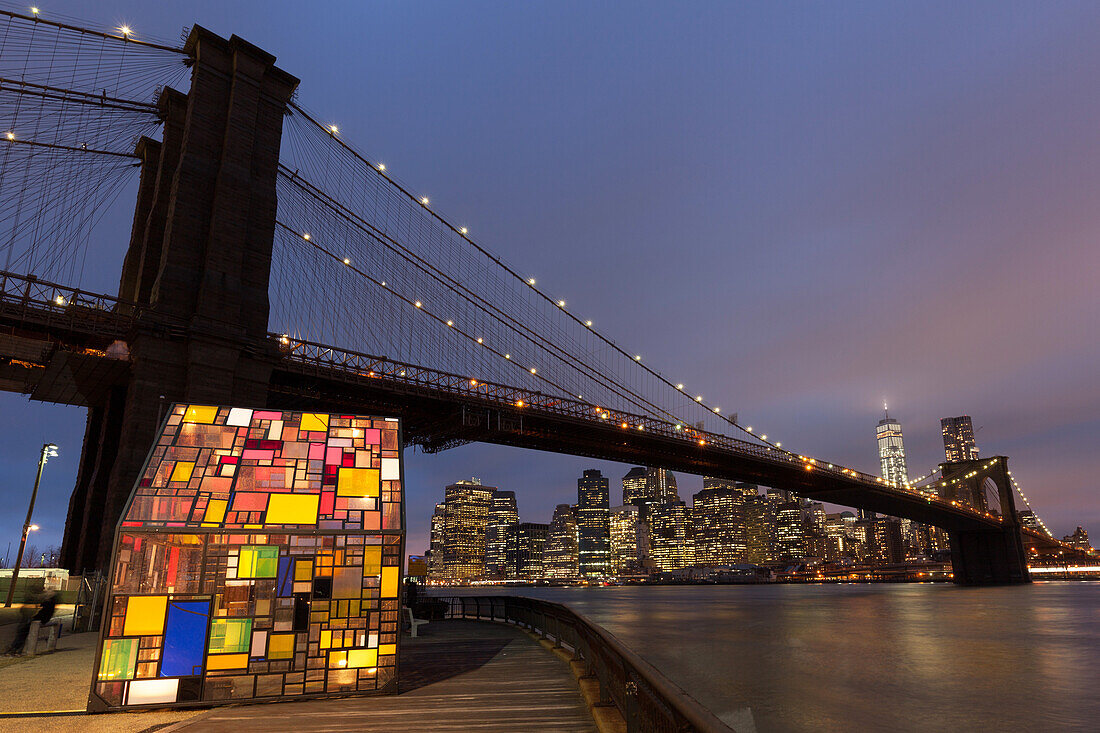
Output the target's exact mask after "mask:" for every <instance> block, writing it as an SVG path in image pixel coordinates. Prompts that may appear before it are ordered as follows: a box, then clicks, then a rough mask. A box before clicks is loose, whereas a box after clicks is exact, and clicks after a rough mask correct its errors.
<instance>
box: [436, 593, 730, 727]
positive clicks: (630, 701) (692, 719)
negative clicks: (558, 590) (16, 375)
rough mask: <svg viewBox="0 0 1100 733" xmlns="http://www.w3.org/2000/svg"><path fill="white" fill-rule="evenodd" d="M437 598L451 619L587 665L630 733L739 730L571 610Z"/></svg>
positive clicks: (503, 599)
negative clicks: (502, 626) (521, 631)
mask: <svg viewBox="0 0 1100 733" xmlns="http://www.w3.org/2000/svg"><path fill="white" fill-rule="evenodd" d="M432 600H441V601H444V602H446V603H447V611H446V617H447V618H453V619H472V620H480V621H496V622H500V623H506V624H512V625H515V626H518V627H521V628H525V629H529V630H530V631H533V632H534V633H536V634H538V635H539V636H540V637H541V638H543V639H547V640H549V641H551V642H553V645H554V648H555V649H566V650H568V651H569V652H571V653H572V655H573V661H575V662H580V663H581V664H582V665H584V677H582V679H584V678H587V679H594V680H595V681H596V683H597V684H598V685H599V703H601V704H603V705H614V706H615V707H616V708H617V709H618V711H619V713H620V714H621V715H622V717H623V720H624V721H626V730H627V731H629V732H630V733H634V732H635V731H659V732H662V733H663V732H664V731H668V732H669V733H673V731H702V732H704V733H731V731H732V730H733V729H732V728H730V727H729V726H728V725H726V724H725V723H723V722H722V721H721V720H720V719H719V718H718V717H717V716H715V715H714V713H712V712H710V711H709V710H707V709H706V708H705V707H703V706H702V705H700V704H699V702H698V701H696V700H695V699H694V698H693V697H691V695H689V694H688V693H687V692H685V691H684V690H683V689H682V688H681V687H679V686H678V685H676V684H675V683H673V682H671V681H670V680H669V679H668V678H666V677H665V676H664V675H663V674H661V673H660V672H659V671H658V670H657V669H656V668H655V667H654V666H653V665H651V664H650V663H649V662H647V661H645V660H644V659H642V658H641V657H640V656H638V655H637V654H635V653H634V652H633V651H631V650H630V649H628V648H627V647H626V646H625V645H624V644H623V643H622V642H621V641H619V640H618V639H617V638H615V636H614V635H613V634H612V633H611V632H609V631H608V630H607V629H605V628H603V627H602V626H600V625H599V624H596V623H593V622H592V621H589V620H588V619H587V618H585V617H584V616H582V615H581V614H579V613H577V612H575V611H573V610H572V609H570V608H569V607H568V606H564V605H562V604H560V603H553V602H551V601H542V600H538V599H535V598H524V597H519V596H453V597H447V598H438V599H437V598H433V599H432Z"/></svg>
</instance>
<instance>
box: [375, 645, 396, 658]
mask: <svg viewBox="0 0 1100 733" xmlns="http://www.w3.org/2000/svg"><path fill="white" fill-rule="evenodd" d="M378 654H379V656H382V657H384V656H386V655H389V654H397V644H379V645H378Z"/></svg>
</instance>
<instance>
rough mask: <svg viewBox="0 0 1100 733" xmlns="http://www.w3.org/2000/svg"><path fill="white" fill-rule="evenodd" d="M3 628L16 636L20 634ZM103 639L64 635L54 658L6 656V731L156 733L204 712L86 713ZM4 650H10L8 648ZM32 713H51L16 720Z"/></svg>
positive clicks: (1, 688) (0, 672)
mask: <svg viewBox="0 0 1100 733" xmlns="http://www.w3.org/2000/svg"><path fill="white" fill-rule="evenodd" d="M0 628H3V629H5V630H7V631H9V632H11V633H14V629H8V628H7V627H0ZM98 638H99V635H98V634H95V633H92V634H68V633H66V634H63V635H62V636H61V639H60V640H59V641H58V643H57V651H55V652H53V653H52V654H42V655H39V656H37V657H0V731H9V730H10V731H20V733H24V732H25V733H38V732H39V731H43V732H46V731H49V732H50V733H54V732H56V733H87V732H88V731H119V732H120V733H121V732H123V731H125V732H127V733H128V732H130V731H133V732H134V733H136V732H138V731H149V730H155V729H157V728H161V727H163V726H166V725H170V724H172V723H176V722H179V721H181V720H186V719H187V718H190V717H193V716H195V715H198V713H199V712H203V711H186V712H183V711H163V712H162V711H156V712H149V713H117V714H102V715H87V714H84V712H83V711H84V709H85V706H86V705H87V704H88V690H89V687H90V685H91V681H92V664H93V662H94V661H95V645H96V641H97V640H98ZM8 641H10V636H9V637H8ZM4 647H5V648H7V644H5V645H4ZM27 712H39V713H43V712H45V713H48V714H45V715H13V714H16V713H27Z"/></svg>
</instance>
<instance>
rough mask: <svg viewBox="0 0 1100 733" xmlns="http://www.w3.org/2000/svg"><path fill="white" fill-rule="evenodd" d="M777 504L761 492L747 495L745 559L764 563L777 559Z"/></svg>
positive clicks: (745, 509)
mask: <svg viewBox="0 0 1100 733" xmlns="http://www.w3.org/2000/svg"><path fill="white" fill-rule="evenodd" d="M776 504H777V502H775V501H774V500H772V499H771V498H769V497H767V496H760V495H759V494H757V495H755V496H749V495H746V497H745V508H744V512H745V556H746V557H745V559H746V560H748V561H749V562H751V563H756V564H757V565H762V564H763V563H767V562H771V561H773V560H775V559H776V556H775V534H776V516H775V507H776Z"/></svg>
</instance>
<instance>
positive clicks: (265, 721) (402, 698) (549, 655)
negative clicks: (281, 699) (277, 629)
mask: <svg viewBox="0 0 1100 733" xmlns="http://www.w3.org/2000/svg"><path fill="white" fill-rule="evenodd" d="M421 634H422V636H420V637H418V638H416V639H409V638H404V639H402V651H401V660H400V663H401V667H400V675H401V692H400V694H397V695H378V696H374V697H354V698H343V699H335V700H313V701H303V702H286V703H270V704H266V705H241V706H239V707H229V708H218V709H216V710H213V711H211V712H210V713H207V714H205V715H202V716H199V717H198V718H195V719H194V720H193V721H190V722H189V723H187V724H184V725H182V726H180V727H179V728H177V730H184V731H188V732H189V733H190V732H195V733H197V732H198V731H227V732H228V731H232V733H250V732H254V733H269V732H270V731H271V730H272V725H273V724H274V725H277V727H278V728H279V729H281V730H296V731H298V730H301V731H351V730H354V731H368V732H369V731H378V732H379V733H383V732H384V733H394V732H395V731H407V730H420V731H483V732H489V731H492V732H500V733H504V732H506V731H507V732H508V733H512V732H514V731H547V732H550V731H554V732H564V731H585V732H586V733H587V732H590V731H595V730H596V726H595V723H594V722H593V720H592V716H591V715H590V714H589V713H588V708H587V707H586V705H585V703H584V699H583V697H582V695H581V692H580V688H579V687H578V686H577V682H576V680H575V679H574V678H573V675H572V673H571V671H570V669H569V665H568V663H566V662H565V661H564V660H563V659H561V658H560V657H559V656H557V655H555V654H554V653H553V652H551V651H550V650H549V649H546V648H545V647H543V646H541V645H540V644H539V643H538V642H537V641H536V640H535V639H533V638H532V637H531V636H529V635H527V634H525V633H523V632H522V631H519V630H518V629H515V628H512V627H509V626H504V625H502V624H492V623H485V622H478V621H433V622H432V623H431V624H429V625H428V626H425V627H422V628H421Z"/></svg>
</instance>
